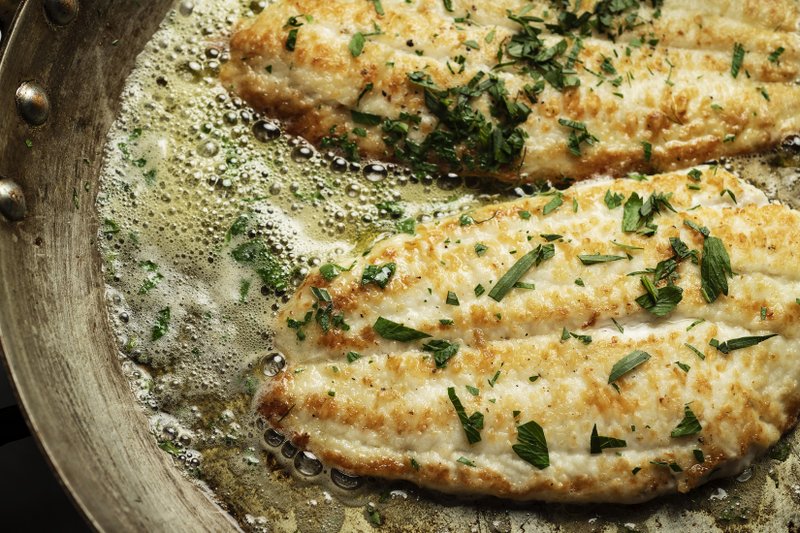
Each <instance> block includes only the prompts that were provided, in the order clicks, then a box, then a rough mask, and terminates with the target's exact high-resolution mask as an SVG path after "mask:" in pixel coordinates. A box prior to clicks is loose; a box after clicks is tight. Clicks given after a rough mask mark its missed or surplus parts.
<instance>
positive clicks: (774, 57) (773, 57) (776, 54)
mask: <svg viewBox="0 0 800 533" xmlns="http://www.w3.org/2000/svg"><path fill="white" fill-rule="evenodd" d="M785 51H786V49H785V48H784V47H783V46H779V47H778V48H776V49H775V50H773V51H772V53H770V54H769V56H767V60H769V62H770V63H777V62H778V60H779V59H780V57H781V54H783V53H784V52H785Z"/></svg>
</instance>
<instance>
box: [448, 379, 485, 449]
mask: <svg viewBox="0 0 800 533" xmlns="http://www.w3.org/2000/svg"><path fill="white" fill-rule="evenodd" d="M447 396H448V397H449V398H450V402H451V403H452V404H453V407H454V408H455V410H456V414H457V415H458V420H459V421H460V422H461V427H463V428H464V433H465V434H466V436H467V441H469V443H470V444H475V443H476V442H480V440H481V430H482V429H483V413H479V412H477V411H476V412H474V413H472V414H471V415H470V416H469V417H468V416H467V411H466V410H465V409H464V405H463V404H462V403H461V400H459V399H458V395H456V389H455V387H448V388H447Z"/></svg>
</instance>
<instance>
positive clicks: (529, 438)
mask: <svg viewBox="0 0 800 533" xmlns="http://www.w3.org/2000/svg"><path fill="white" fill-rule="evenodd" d="M511 449H512V450H514V453H516V454H517V455H518V456H519V457H520V458H521V459H522V460H523V461H525V462H527V463H530V464H532V465H533V466H535V467H536V468H538V469H539V470H544V469H545V468H547V467H548V466H550V454H549V452H548V450H547V440H546V439H545V436H544V430H542V427H541V426H540V425H539V424H537V423H536V422H534V421H533V420H531V421H530V422H527V423H525V424H522V425H521V426H517V444H514V445H513V446H512V447H511Z"/></svg>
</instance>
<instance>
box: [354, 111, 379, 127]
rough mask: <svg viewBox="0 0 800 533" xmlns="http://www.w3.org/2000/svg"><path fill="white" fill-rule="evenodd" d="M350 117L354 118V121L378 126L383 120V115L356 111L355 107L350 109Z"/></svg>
mask: <svg viewBox="0 0 800 533" xmlns="http://www.w3.org/2000/svg"><path fill="white" fill-rule="evenodd" d="M350 118H352V119H353V122H355V123H356V124H362V125H364V126H377V125H378V124H380V123H381V122H382V121H383V117H381V116H380V115H373V114H372V113H364V112H362V111H356V110H355V109H351V110H350Z"/></svg>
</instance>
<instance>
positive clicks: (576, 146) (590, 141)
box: [558, 118, 600, 156]
mask: <svg viewBox="0 0 800 533" xmlns="http://www.w3.org/2000/svg"><path fill="white" fill-rule="evenodd" d="M558 123H559V124H561V125H562V126H564V127H566V128H569V129H570V133H569V139H568V140H567V148H569V151H570V153H571V154H572V155H574V156H580V155H581V144H584V143H585V144H587V145H589V146H592V145H594V144H595V143H597V142H599V141H600V139H598V138H597V137H595V136H594V135H592V134H591V133H589V130H587V129H586V124H584V123H583V122H578V121H575V120H569V119H565V118H560V119H558Z"/></svg>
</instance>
